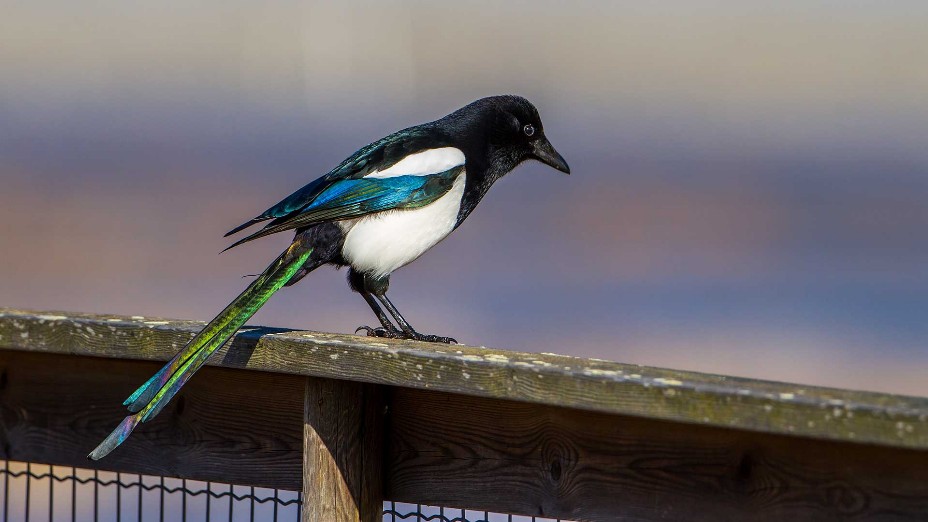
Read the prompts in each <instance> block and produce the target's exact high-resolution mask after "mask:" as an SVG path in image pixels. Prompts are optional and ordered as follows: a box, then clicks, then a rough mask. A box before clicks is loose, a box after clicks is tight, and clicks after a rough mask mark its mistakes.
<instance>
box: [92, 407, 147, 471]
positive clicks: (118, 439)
mask: <svg viewBox="0 0 928 522" xmlns="http://www.w3.org/2000/svg"><path fill="white" fill-rule="evenodd" d="M139 420H140V416H139V415H129V416H128V417H126V418H125V419H123V421H122V422H120V423H119V426H116V429H114V430H113V431H112V432H111V433H110V434H109V436H107V437H106V438H105V439H103V442H101V443H100V445H99V446H97V447H96V448H94V450H93V451H91V452H90V454H88V455H87V458H88V459H90V460H100V459H102V458H103V457H105V456H107V455H109V453H110V452H111V451H113V450H114V449H116V447H117V446H119V445H120V444H122V443H123V442H124V441H125V440H126V439H127V438H128V437H129V434H130V433H132V430H134V429H135V427H136V426H138V424H139Z"/></svg>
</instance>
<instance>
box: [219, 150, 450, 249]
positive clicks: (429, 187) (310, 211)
mask: <svg viewBox="0 0 928 522" xmlns="http://www.w3.org/2000/svg"><path fill="white" fill-rule="evenodd" d="M463 171H464V167H463V166H458V167H455V168H453V169H449V170H446V171H444V172H441V173H438V174H431V175H428V176H395V177H391V178H360V179H342V180H338V181H335V182H333V183H332V184H330V185H329V186H328V187H326V188H325V190H323V191H322V192H321V193H319V194H317V195H316V196H315V197H314V200H313V202H312V203H311V204H309V205H307V206H306V207H305V208H304V209H303V210H302V211H300V212H297V213H293V214H290V215H286V216H281V217H279V218H277V219H275V220H274V221H272V222H270V223H269V224H268V225H267V226H265V227H264V228H262V229H261V230H259V231H257V232H255V233H254V234H251V235H249V236H248V237H245V238H242V239H240V240H239V241H236V242H235V243H233V244H232V245H231V246H229V247H228V248H226V250H228V249H229V248H232V247H236V246H238V245H241V244H242V243H246V242H248V241H251V240H253V239H258V238H259V237H264V236H267V235H270V234H275V233H277V232H283V231H284V230H292V229H296V228H302V227H306V226H309V225H313V224H317V223H323V222H326V221H338V220H343V219H352V218H357V217H361V216H365V215H367V214H372V213H374V212H381V211H384V210H392V209H409V208H417V207H422V206H425V205H428V204H429V203H432V202H433V201H435V200H437V199H438V198H440V197H442V196H443V195H445V194H446V193H447V192H448V191H449V190H451V186H452V184H453V183H454V180H455V179H456V178H457V177H458V175H460V174H461V173H462V172H463ZM224 251H225V250H224Z"/></svg>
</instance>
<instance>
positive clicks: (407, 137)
mask: <svg viewBox="0 0 928 522" xmlns="http://www.w3.org/2000/svg"><path fill="white" fill-rule="evenodd" d="M436 139H437V137H436V135H435V132H434V130H433V128H432V126H431V125H430V124H425V125H419V126H417V127H411V128H409V129H404V130H401V131H398V132H394V133H393V134H391V135H389V136H387V137H385V138H382V139H380V140H378V141H375V142H374V143H371V144H370V145H367V146H366V147H363V148H361V149H360V150H358V151H357V152H355V153H354V154H352V155H351V156H349V157H348V158H347V159H345V161H343V162H341V163H340V164H339V165H338V166H337V167H335V168H334V169H332V170H331V171H329V172H328V173H327V174H326V175H324V176H322V177H320V178H317V179H316V180H313V181H312V182H310V183H309V184H307V185H306V186H304V187H303V188H301V189H299V190H297V191H296V192H294V193H293V194H290V195H289V196H287V197H286V198H284V199H283V200H281V201H280V202H279V203H277V204H276V205H274V206H273V207H271V208H269V209H267V210H265V211H264V212H263V213H261V215H259V216H257V217H255V218H253V219H251V220H249V221H247V222H245V223H242V224H241V225H239V226H237V227H235V228H233V229H232V230H230V231H228V232H226V234H225V236H226V237H228V236H231V235H232V234H235V233H237V232H241V231H242V230H244V229H246V228H248V227H250V226H252V225H255V224H257V223H261V222H263V221H267V220H269V219H281V218H286V217H289V216H291V215H293V214H296V213H299V212H301V211H302V210H304V209H305V208H306V207H307V206H308V205H309V204H310V203H312V202H313V201H314V200H315V199H316V197H317V196H319V194H321V193H323V192H324V191H326V190H327V189H328V188H329V187H330V186H331V185H332V184H333V183H336V182H338V181H341V180H349V179H358V178H363V177H364V176H366V175H368V174H370V173H371V172H373V171H375V170H384V169H387V168H389V167H390V166H391V165H393V164H395V163H396V162H398V161H399V160H401V159H403V158H404V157H406V156H408V155H409V154H412V153H414V152H418V151H421V150H424V149H426V148H429V147H430V146H436Z"/></svg>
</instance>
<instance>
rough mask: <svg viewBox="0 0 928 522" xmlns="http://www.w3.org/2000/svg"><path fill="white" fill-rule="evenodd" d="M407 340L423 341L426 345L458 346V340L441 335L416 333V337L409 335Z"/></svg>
mask: <svg viewBox="0 0 928 522" xmlns="http://www.w3.org/2000/svg"><path fill="white" fill-rule="evenodd" d="M406 339H412V340H414V341H423V342H426V343H445V344H458V342H457V340H455V339H454V338H452V337H442V336H440V335H427V334H420V333H419V332H415V335H407V336H406Z"/></svg>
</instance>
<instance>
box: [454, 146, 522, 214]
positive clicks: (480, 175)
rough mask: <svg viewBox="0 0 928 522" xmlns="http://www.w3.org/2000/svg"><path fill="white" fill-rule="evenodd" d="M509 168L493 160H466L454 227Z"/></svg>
mask: <svg viewBox="0 0 928 522" xmlns="http://www.w3.org/2000/svg"><path fill="white" fill-rule="evenodd" d="M509 170H511V169H505V168H503V167H501V166H499V162H495V161H479V162H471V161H468V164H467V168H466V171H465V175H466V176H467V179H466V184H465V186H464V197H463V198H462V199H461V209H460V210H459V211H458V220H457V224H456V225H455V227H457V226H460V225H461V223H463V222H464V220H465V219H467V216H469V215H470V213H471V212H473V210H474V208H476V207H477V204H478V203H480V200H482V199H483V196H485V195H486V193H487V191H489V190H490V187H492V186H493V184H494V183H496V180H498V179H499V178H501V177H503V176H504V175H505V174H506V173H507V172H509Z"/></svg>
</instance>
